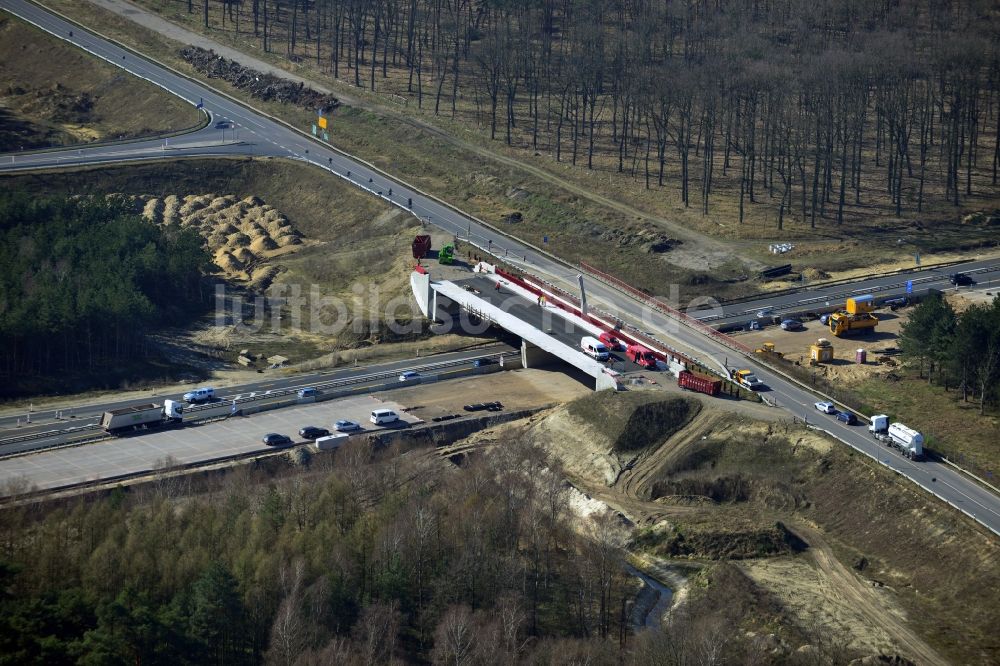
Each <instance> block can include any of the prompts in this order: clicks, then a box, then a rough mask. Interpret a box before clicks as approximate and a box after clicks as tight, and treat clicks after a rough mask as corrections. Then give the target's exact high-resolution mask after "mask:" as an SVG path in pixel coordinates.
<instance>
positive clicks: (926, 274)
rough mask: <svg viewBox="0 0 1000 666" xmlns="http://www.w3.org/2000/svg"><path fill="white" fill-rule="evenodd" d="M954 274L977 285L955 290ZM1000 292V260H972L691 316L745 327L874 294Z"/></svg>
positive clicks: (720, 324) (725, 306) (819, 287)
mask: <svg viewBox="0 0 1000 666" xmlns="http://www.w3.org/2000/svg"><path fill="white" fill-rule="evenodd" d="M953 273H965V274H967V275H969V277H971V278H972V279H973V280H974V281H975V284H973V285H970V286H966V287H955V286H954V285H952V284H951V280H950V276H951V275H952V274H953ZM973 289H975V290H986V291H991V292H995V290H997V289H1000V259H985V260H982V261H971V262H965V263H962V264H957V265H954V266H944V267H940V268H927V269H923V270H919V269H915V270H912V271H906V272H903V273H897V274H894V275H886V276H883V277H876V278H869V279H864V280H858V281H856V282H848V283H843V284H836V285H829V286H824V285H817V286H815V287H803V288H802V289H799V290H796V291H794V292H791V293H785V294H780V295H776V296H762V297H759V298H754V299H751V300H746V301H740V302H734V303H723V304H722V306H721V307H719V308H713V309H711V310H704V311H701V312H691V313H690V314H691V316H693V317H695V318H696V319H699V320H701V321H704V322H705V323H708V324H711V325H713V326H717V327H723V328H725V327H730V326H734V325H735V326H743V325H745V324H746V323H747V322H749V321H750V320H752V319H755V318H756V314H757V313H758V312H761V311H764V312H765V313H766V314H774V315H788V316H793V315H797V314H802V313H805V312H812V311H828V310H830V309H831V308H833V307H839V308H841V309H843V307H844V301H845V300H846V299H848V298H851V297H852V296H861V295H863V294H872V295H873V296H875V298H876V299H877V300H878V301H879V302H881V301H884V300H886V299H893V298H904V297H907V296H923V295H925V294H927V293H928V292H929V291H931V290H938V291H949V290H957V291H960V292H961V291H969V290H973Z"/></svg>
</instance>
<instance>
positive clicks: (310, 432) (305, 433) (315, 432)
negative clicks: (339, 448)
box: [299, 426, 330, 439]
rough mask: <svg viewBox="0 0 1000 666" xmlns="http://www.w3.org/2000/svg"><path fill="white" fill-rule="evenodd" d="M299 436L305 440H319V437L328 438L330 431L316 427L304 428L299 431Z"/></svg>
mask: <svg viewBox="0 0 1000 666" xmlns="http://www.w3.org/2000/svg"><path fill="white" fill-rule="evenodd" d="M299 436H300V437H303V438H305V439H319V438H320V437H329V436H330V431H329V430H327V429H326V428H317V427H316V426H306V427H304V428H300V429H299Z"/></svg>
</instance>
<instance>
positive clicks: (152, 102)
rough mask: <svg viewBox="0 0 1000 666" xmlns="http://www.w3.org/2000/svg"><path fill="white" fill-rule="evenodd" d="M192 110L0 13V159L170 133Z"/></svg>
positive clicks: (189, 119) (193, 118) (189, 120)
mask: <svg viewBox="0 0 1000 666" xmlns="http://www.w3.org/2000/svg"><path fill="white" fill-rule="evenodd" d="M200 119H201V118H200V115H199V113H198V112H197V111H196V110H195V109H194V107H193V106H191V105H190V104H188V103H186V102H184V101H183V100H181V99H178V98H177V97H174V96H173V95H170V94H168V93H166V92H164V91H163V90H160V89H159V88H157V87H156V86H154V85H153V84H151V83H148V82H146V81H143V80H141V79H138V78H135V77H133V76H130V75H128V74H125V73H124V72H122V71H121V70H119V69H118V68H116V67H114V66H113V65H110V64H108V63H105V62H103V61H100V60H98V59H97V58H94V57H93V56H91V55H90V54H88V53H85V52H84V51H81V50H80V49H78V48H76V47H73V46H70V45H69V44H66V43H65V42H63V41H62V40H60V39H56V38H55V37H52V36H51V35H48V34H47V33H44V32H42V31H41V30H38V29H36V28H35V27H33V26H31V25H28V24H27V23H24V22H22V21H20V20H18V19H14V18H11V17H10V16H9V15H7V14H4V13H2V12H0V152H6V151H14V150H30V149H33V148H46V147H51V146H69V145H76V144H84V143H91V142H94V141H102V140H113V139H122V138H132V137H137V136H144V135H150V134H155V133H159V132H173V131H177V130H181V129H185V128H188V127H192V126H194V125H197V124H198V122H199V121H200Z"/></svg>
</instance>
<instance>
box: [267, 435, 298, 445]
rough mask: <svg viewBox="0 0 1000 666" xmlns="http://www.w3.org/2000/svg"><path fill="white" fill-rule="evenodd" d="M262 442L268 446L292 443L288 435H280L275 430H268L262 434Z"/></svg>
mask: <svg viewBox="0 0 1000 666" xmlns="http://www.w3.org/2000/svg"><path fill="white" fill-rule="evenodd" d="M263 441H264V443H265V444H267V445H268V446H288V445H289V444H291V443H292V438H291V437H289V436H288V435H281V434H279V433H276V432H269V433H267V434H266V435H264V440H263Z"/></svg>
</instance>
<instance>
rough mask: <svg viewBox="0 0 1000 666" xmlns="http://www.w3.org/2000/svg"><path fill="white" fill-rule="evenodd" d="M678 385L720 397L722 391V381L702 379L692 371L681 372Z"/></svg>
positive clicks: (678, 376)
mask: <svg viewBox="0 0 1000 666" xmlns="http://www.w3.org/2000/svg"><path fill="white" fill-rule="evenodd" d="M677 385H678V386H680V387H681V388H684V389H690V390H692V391H697V392H698V393H704V394H706V395H719V392H720V391H722V380H720V379H711V378H709V377H702V376H701V375H696V374H694V373H693V372H691V371H690V370H681V374H679V375H677Z"/></svg>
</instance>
